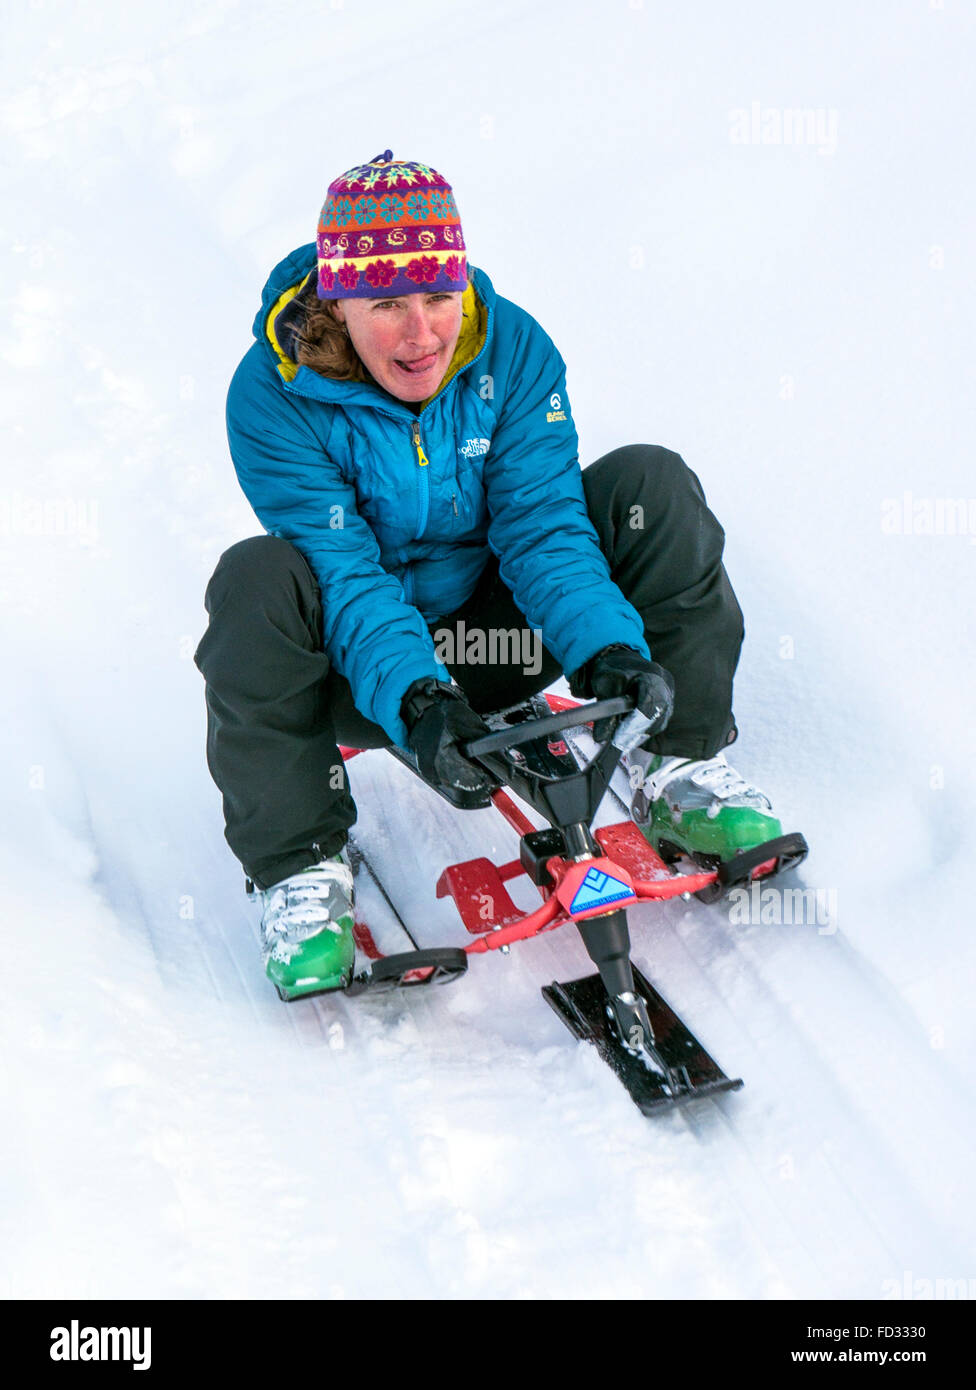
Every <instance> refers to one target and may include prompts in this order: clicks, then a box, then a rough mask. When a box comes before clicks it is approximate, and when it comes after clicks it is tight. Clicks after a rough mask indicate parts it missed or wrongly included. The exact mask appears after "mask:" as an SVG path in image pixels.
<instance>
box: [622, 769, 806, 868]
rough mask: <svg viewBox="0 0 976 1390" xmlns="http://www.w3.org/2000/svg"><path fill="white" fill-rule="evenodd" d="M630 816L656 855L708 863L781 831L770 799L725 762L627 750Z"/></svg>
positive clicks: (760, 842)
mask: <svg viewBox="0 0 976 1390" xmlns="http://www.w3.org/2000/svg"><path fill="white" fill-rule="evenodd" d="M630 764H631V786H632V788H633V797H632V800H631V807H630V809H631V815H632V816H633V818H634V820H635V822H636V823H637V825H638V826H639V827H640V829H641V830H642V831H643V833H644V835H645V836H646V837H647V839H648V840H649V841H650V843H651V844H652V845H653V846H654V848H655V849H656V850H657V852H658V853H659V854H660V855H661V857H662V859H665V860H674V859H675V858H677V856H678V855H679V854H684V855H686V856H687V857H688V858H689V859H693V860H695V861H696V862H697V863H699V864H702V865H708V866H714V865H715V864H717V863H718V862H719V861H720V860H727V859H731V858H732V856H733V855H735V854H740V853H742V852H743V851H745V850H751V849H755V848H756V847H757V846H758V845H762V844H765V843H766V841H767V840H774V839H776V838H777V837H778V836H780V835H782V833H783V828H782V826H781V825H780V823H779V821H778V820H777V819H776V817H775V816H774V815H773V808H772V805H771V803H770V800H769V798H768V797H767V796H765V795H764V794H763V792H761V791H759V789H758V788H757V787H753V786H750V784H749V783H748V782H747V781H746V780H745V778H744V777H740V776H739V774H738V773H737V772H736V771H735V769H734V768H731V767H729V765H728V763H727V762H726V761H725V754H724V753H718V754H716V756H715V757H714V758H705V759H698V760H695V759H692V758H676V757H662V756H661V755H660V754H650V753H647V752H645V751H643V750H641V749H638V750H637V751H636V753H634V754H631V758H630Z"/></svg>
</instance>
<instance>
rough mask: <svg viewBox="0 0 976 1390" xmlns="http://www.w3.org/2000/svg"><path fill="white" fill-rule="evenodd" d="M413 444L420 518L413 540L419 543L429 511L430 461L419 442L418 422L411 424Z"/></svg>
mask: <svg viewBox="0 0 976 1390" xmlns="http://www.w3.org/2000/svg"><path fill="white" fill-rule="evenodd" d="M413 442H414V448H415V449H416V450H417V463H418V465H419V466H420V470H421V471H420V517H419V520H418V523H417V530H416V533H415V535H414V540H415V541H419V540H420V537H421V536H422V535H423V534H424V527H425V526H426V525H427V513H428V512H429V510H430V474H429V473H428V472H427V469H428V467H429V466H430V460H429V459H428V457H427V455H426V454H425V453H424V446H423V444H421V442H420V421H419V420H414V422H413Z"/></svg>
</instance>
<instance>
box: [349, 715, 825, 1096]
mask: <svg viewBox="0 0 976 1390" xmlns="http://www.w3.org/2000/svg"><path fill="white" fill-rule="evenodd" d="M597 721H600V723H599V724H598V723H597ZM486 722H487V723H488V725H489V727H490V729H491V732H489V733H488V734H485V735H482V736H481V737H479V738H477V739H474V740H471V741H470V742H468V743H467V744H466V745H465V746H464V748H463V750H462V751H463V753H464V755H465V757H467V758H469V759H471V760H472V761H476V762H477V763H478V764H479V765H480V766H481V767H483V768H484V769H485V770H486V771H487V772H488V773H489V775H490V776H491V778H492V782H493V784H494V785H493V789H492V790H490V791H488V792H464V791H459V790H456V789H452V788H445V787H442V786H439V785H436V784H435V783H433V782H429V781H427V779H426V778H423V777H422V774H421V773H420V771H419V769H418V767H417V764H416V761H415V760H414V758H413V757H412V756H411V755H410V754H408V753H406V752H405V751H404V750H402V749H399V748H392V749H390V750H389V751H390V752H391V753H392V754H393V756H394V757H396V758H398V759H399V761H401V762H402V763H403V764H405V766H407V767H408V768H410V769H411V771H412V772H414V773H415V774H416V775H417V776H418V777H421V778H422V780H423V781H425V782H426V784H427V785H428V786H430V787H431V788H432V789H433V790H434V791H436V792H437V793H438V795H440V796H441V797H443V798H444V799H445V800H447V801H448V802H450V803H451V804H452V805H453V806H455V807H457V808H459V809H481V808H484V807H487V806H488V805H490V804H491V805H494V806H495V808H496V809H497V810H498V811H499V812H500V813H501V815H502V816H504V818H505V820H506V821H507V822H508V823H509V825H510V826H511V827H512V828H513V829H514V830H515V831H517V833H518V834H519V835H520V836H521V840H520V845H519V857H518V859H515V860H512V861H511V862H509V863H506V864H501V865H496V864H494V863H492V861H491V860H489V859H486V858H476V859H468V860H465V861H464V862H462V863H457V864H450V865H449V866H448V867H447V868H445V869H444V870H443V872H442V873H441V875H440V877H439V878H438V880H437V890H436V891H437V896H438V897H446V896H450V897H451V898H453V900H454V902H455V904H456V906H457V909H458V911H459V913H460V916H461V920H462V922H463V923H464V926H465V927H466V928H467V930H468V931H469V932H470V933H471V935H472V937H473V940H472V941H470V942H469V943H468V944H467V945H465V946H463V947H457V946H444V947H435V948H428V949H417V950H413V951H406V952H399V953H397V954H393V955H387V956H379V957H378V958H376V959H374V960H373V961H372V963H371V965H370V967H369V968H368V969H366V970H363V971H361V972H360V973H359V974H357V975H355V976H354V977H353V979H352V980H351V982H350V984H349V985H348V986H347V988H346V990H345V993H346V994H349V995H357V994H361V993H364V992H365V991H367V990H369V991H376V990H391V989H401V988H415V987H418V986H430V985H434V984H445V983H450V982H452V981H455V980H457V979H459V978H460V976H461V975H463V974H464V973H465V971H466V970H467V968H468V962H469V959H470V957H471V956H472V955H475V954H479V953H485V952H488V951H497V950H507V949H508V948H509V947H510V946H511V945H512V944H513V943H514V942H517V941H524V940H526V939H527V938H529V937H532V936H537V935H538V934H539V933H540V932H544V931H552V930H554V929H555V928H556V927H560V926H563V925H565V924H566V923H567V922H570V921H572V922H575V924H576V926H577V928H578V930H579V933H580V936H581V937H582V940H583V944H584V946H585V948H586V950H587V953H588V954H589V956H590V959H591V960H592V961H593V963H594V964H595V965H596V967H597V973H595V974H593V975H589V976H587V977H585V978H584V979H580V980H572V981H569V982H566V983H559V982H553V983H552V984H551V985H547V986H546V987H544V988H543V990H542V993H543V995H544V997H545V999H546V1000H547V1002H548V1003H549V1004H550V1005H551V1006H552V1008H553V1009H554V1010H555V1011H556V1013H557V1014H558V1015H559V1017H560V1018H561V1019H562V1020H563V1022H564V1023H565V1024H566V1025H567V1027H568V1028H569V1029H570V1030H571V1032H572V1033H573V1034H574V1035H575V1036H576V1037H577V1038H579V1039H582V1040H584V1041H586V1042H589V1043H592V1044H594V1046H595V1047H596V1049H597V1051H598V1052H599V1054H600V1056H601V1057H602V1058H603V1059H604V1061H606V1062H607V1063H608V1064H609V1065H610V1067H611V1068H612V1069H613V1071H614V1072H615V1073H616V1075H617V1076H618V1077H619V1079H620V1080H621V1081H622V1082H623V1084H624V1086H625V1087H626V1088H627V1090H628V1092H629V1093H630V1095H631V1097H632V1098H633V1100H634V1101H635V1102H636V1104H637V1105H638V1106H639V1107H640V1109H641V1110H642V1111H643V1112H644V1113H645V1114H651V1113H653V1112H654V1111H657V1110H660V1109H663V1108H667V1107H670V1106H673V1105H677V1104H682V1103H684V1102H687V1101H689V1100H693V1099H695V1098H697V1097H700V1096H706V1095H713V1094H715V1093H716V1092H721V1091H733V1090H738V1089H739V1088H740V1087H741V1086H742V1085H743V1082H742V1080H741V1079H739V1078H735V1079H730V1078H729V1077H728V1076H726V1075H725V1073H724V1072H723V1071H722V1069H721V1068H720V1067H719V1066H718V1064H717V1063H716V1062H715V1061H714V1060H713V1058H712V1057H710V1056H709V1054H708V1053H707V1052H706V1051H705V1049H704V1048H703V1047H702V1045H701V1044H700V1043H699V1042H698V1040H697V1039H696V1038H695V1037H694V1035H693V1034H692V1033H691V1032H690V1031H689V1030H688V1028H687V1027H685V1025H684V1024H683V1023H682V1022H681V1020H680V1019H679V1018H678V1017H677V1015H676V1014H675V1013H674V1011H673V1010H672V1009H671V1008H670V1007H669V1005H668V1004H667V1002H666V1001H665V1000H664V999H663V998H662V996H661V995H660V994H659V993H658V992H657V990H656V989H655V988H654V987H653V985H651V984H650V983H649V981H647V980H646V979H645V978H644V976H643V975H642V974H641V972H640V971H639V970H638V969H637V968H636V966H634V965H633V963H632V962H631V959H630V933H629V928H628V922H627V909H628V907H633V906H636V905H637V904H638V903H645V902H656V901H661V900H662V899H665V898H674V897H678V896H682V897H685V898H688V897H690V895H691V894H695V895H697V896H699V897H701V898H703V899H704V900H705V901H714V899H715V898H716V896H720V895H721V894H722V893H724V892H726V891H727V890H728V889H730V888H731V887H733V886H734V885H736V884H741V883H745V882H747V881H749V880H751V879H753V878H759V877H765V876H768V875H771V874H774V873H779V872H781V871H783V870H785V869H789V868H793V867H795V866H796V865H797V864H799V863H800V862H801V861H802V859H803V858H804V857H805V855H806V853H807V844H806V841H805V840H804V838H803V836H802V835H799V834H795V833H794V834H789V835H781V836H779V837H777V838H776V839H774V840H769V841H767V842H766V843H765V844H762V845H759V846H758V847H756V848H754V849H751V850H748V851H746V852H743V853H740V854H737V855H735V856H734V857H733V858H732V859H729V860H727V861H725V862H724V863H719V864H717V865H715V866H714V867H711V866H702V865H694V866H692V867H693V868H694V869H695V870H696V871H695V872H680V871H678V872H676V871H675V869H674V867H673V866H672V865H669V864H668V863H666V862H665V860H664V859H663V858H661V856H660V855H658V853H657V852H656V851H655V850H654V849H653V848H652V846H651V845H650V844H648V842H647V840H646V839H645V837H644V836H643V835H642V834H641V832H640V830H639V829H638V828H637V826H636V825H635V824H634V823H633V821H632V820H630V819H628V820H625V821H622V822H620V823H619V824H614V825H607V826H603V827H602V828H600V829H597V830H594V831H591V823H592V821H593V819H594V817H595V815H596V812H597V809H598V808H599V806H600V803H601V801H602V800H603V797H604V795H605V794H606V793H607V791H608V790H610V779H611V777H612V775H613V773H614V771H615V769H616V768H617V765H618V763H619V761H620V759H621V757H622V756H623V755H624V754H625V753H627V752H628V751H629V750H631V749H633V748H634V747H636V745H637V744H638V743H639V742H640V740H641V738H642V737H643V735H644V733H645V732H646V730H647V728H648V721H647V720H646V718H645V717H644V715H642V714H641V713H640V712H639V711H638V710H635V709H634V706H633V701H632V700H631V699H630V698H629V697H627V696H621V697H617V698H614V699H608V700H596V701H592V702H590V703H588V704H578V703H577V702H576V701H574V700H569V699H566V698H563V697H561V696H553V695H546V696H536V697H534V699H532V700H530V701H528V702H526V703H525V704H522V705H518V706H516V707H515V708H513V709H511V710H507V711H503V712H501V713H500V714H497V715H491V716H487V717H486ZM583 725H589V726H594V728H593V732H594V739H595V741H596V742H597V751H596V753H594V754H593V756H592V757H591V758H590V760H589V762H586V763H585V764H584V765H583V766H580V763H579V762H578V761H577V758H576V757H575V756H574V755H573V753H572V752H570V750H569V748H568V747H567V744H566V741H565V739H564V738H563V737H562V735H563V733H564V731H567V730H568V729H570V728H571V727H576V728H579V727H580V726H583ZM604 730H609V736H608V737H607V738H606V739H605V741H603V742H602V743H600V742H599V739H597V738H596V735H597V734H598V733H599V732H601V731H604ZM359 751H360V750H358V749H352V748H344V749H342V754H343V757H344V759H346V760H347V761H348V760H349V759H350V758H352V757H355V756H356V755H357V753H358V752H359ZM506 787H509V788H510V789H511V790H513V791H514V792H515V793H516V794H517V795H518V796H519V797H520V798H521V800H522V801H524V802H525V803H526V804H527V805H528V806H530V807H532V808H533V809H534V810H535V811H536V812H537V813H538V814H539V815H540V816H541V817H542V818H543V819H544V820H545V821H546V822H548V828H547V829H538V828H536V827H535V826H534V825H533V824H532V822H531V821H530V820H529V819H528V818H527V817H526V816H525V815H524V813H523V812H522V811H521V810H520V809H519V807H518V806H517V805H516V804H515V803H514V801H513V800H512V798H511V797H510V796H509V795H508V793H507V791H506V790H505V788H506ZM617 800H618V801H620V798H619V797H618V798H617ZM621 804H623V803H621ZM350 848H351V849H352V851H353V854H352V858H353V864H354V867H357V861H358V863H359V864H361V863H362V862H363V860H364V858H365V856H364V855H363V852H362V850H361V849H360V848H359V847H358V844H354V843H353V842H351V843H350ZM367 867H368V869H369V873H370V874H371V876H372V877H373V878H374V879H375V878H376V875H375V873H374V872H373V870H372V867H371V866H369V865H368V861H367ZM521 874H525V875H527V876H528V877H529V879H530V880H531V881H532V882H533V883H534V884H535V885H536V887H537V888H538V890H539V893H540V895H541V898H542V902H541V905H540V906H539V907H538V908H536V909H535V910H534V911H532V912H528V913H526V912H523V911H521V910H520V909H519V908H518V907H517V906H516V904H515V903H514V902H513V901H512V899H511V898H510V896H509V893H508V890H507V888H506V887H505V884H506V882H507V881H509V880H510V879H513V878H515V877H516V876H518V875H521ZM377 881H378V880H377ZM380 886H381V885H380ZM381 891H382V892H383V895H384V897H386V898H387V902H389V901H390V900H389V897H388V895H387V894H386V893H385V890H383V889H382V886H381ZM390 905H391V906H392V904H390Z"/></svg>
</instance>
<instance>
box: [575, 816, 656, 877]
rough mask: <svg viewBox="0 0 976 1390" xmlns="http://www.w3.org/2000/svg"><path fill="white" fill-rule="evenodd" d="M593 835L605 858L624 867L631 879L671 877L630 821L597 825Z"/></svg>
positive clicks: (654, 851) (654, 850) (650, 846)
mask: <svg viewBox="0 0 976 1390" xmlns="http://www.w3.org/2000/svg"><path fill="white" fill-rule="evenodd" d="M593 838H594V839H595V840H596V842H597V844H598V845H599V846H600V848H601V849H602V850H603V853H604V854H605V855H606V856H607V858H608V859H612V860H613V861H614V863H616V864H619V865H620V867H621V868H622V869H626V870H627V872H628V873H629V874H630V876H631V878H636V879H641V880H643V881H645V882H646V881H647V880H656V879H663V878H673V877H674V874H673V873H672V871H671V870H670V869H669V868H668V866H667V864H665V862H664V860H663V859H662V858H661V856H660V855H659V854H658V852H657V850H656V849H655V848H654V847H653V845H650V844H648V842H647V840H646V839H645V838H644V836H643V835H642V834H641V832H640V831H639V830H638V828H637V826H636V825H635V824H634V822H633V821H632V820H624V821H620V822H619V823H618V824H617V825H604V826H601V827H600V829H599V830H594V832H593Z"/></svg>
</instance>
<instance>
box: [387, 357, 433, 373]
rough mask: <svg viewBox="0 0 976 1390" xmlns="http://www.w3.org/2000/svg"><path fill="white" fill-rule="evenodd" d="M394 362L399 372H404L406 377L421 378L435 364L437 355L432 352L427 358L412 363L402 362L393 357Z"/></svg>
mask: <svg viewBox="0 0 976 1390" xmlns="http://www.w3.org/2000/svg"><path fill="white" fill-rule="evenodd" d="M393 360H394V362H395V363H396V365H397V366H398V367H399V368H400V370H401V372H406V374H407V376H423V375H424V373H425V372H429V371H430V369H431V368H432V367H433V366H434V365H435V364H436V362H437V353H436V352H432V353H430V354H429V356H427V357H418V358H416V359H415V360H414V361H412V362H404V361H402V360H401V359H400V358H399V357H394V359H393Z"/></svg>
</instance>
